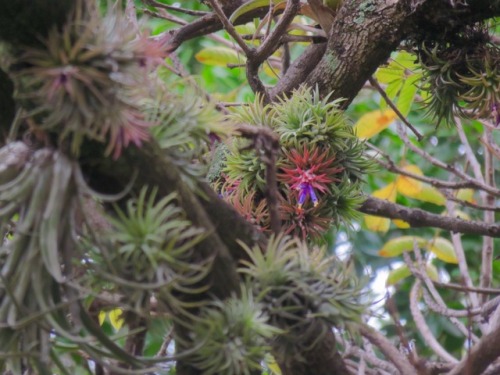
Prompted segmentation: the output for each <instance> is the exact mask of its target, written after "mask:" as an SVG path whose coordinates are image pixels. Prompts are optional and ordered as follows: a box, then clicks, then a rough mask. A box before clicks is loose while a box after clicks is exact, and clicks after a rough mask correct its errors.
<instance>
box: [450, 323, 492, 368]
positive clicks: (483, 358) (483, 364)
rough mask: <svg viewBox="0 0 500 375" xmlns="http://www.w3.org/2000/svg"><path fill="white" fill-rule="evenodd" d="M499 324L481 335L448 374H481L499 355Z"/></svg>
mask: <svg viewBox="0 0 500 375" xmlns="http://www.w3.org/2000/svg"><path fill="white" fill-rule="evenodd" d="M499 342H500V326H498V327H496V329H495V330H493V331H492V332H490V333H489V334H487V335H485V336H483V337H482V338H481V341H479V343H478V344H477V345H475V346H474V347H473V348H472V350H471V351H470V353H469V355H468V356H466V357H465V358H464V359H463V360H462V361H461V362H460V363H459V364H458V365H457V367H455V368H454V369H453V370H452V371H450V372H449V373H448V375H475V374H482V373H483V371H484V370H486V369H487V368H488V366H489V365H490V364H492V363H493V362H494V361H495V360H496V359H497V358H498V357H500V345H498V343H499Z"/></svg>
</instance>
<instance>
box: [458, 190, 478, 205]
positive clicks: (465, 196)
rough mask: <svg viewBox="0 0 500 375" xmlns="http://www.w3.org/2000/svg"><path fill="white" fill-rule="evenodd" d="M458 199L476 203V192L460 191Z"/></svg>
mask: <svg viewBox="0 0 500 375" xmlns="http://www.w3.org/2000/svg"><path fill="white" fill-rule="evenodd" d="M456 197H457V199H460V200H463V201H465V202H469V203H475V202H476V200H475V199H474V190H472V189H459V190H458V191H457V195H456Z"/></svg>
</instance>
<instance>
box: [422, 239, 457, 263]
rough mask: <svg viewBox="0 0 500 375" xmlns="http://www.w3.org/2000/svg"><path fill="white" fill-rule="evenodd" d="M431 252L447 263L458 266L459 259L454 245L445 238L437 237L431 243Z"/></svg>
mask: <svg viewBox="0 0 500 375" xmlns="http://www.w3.org/2000/svg"><path fill="white" fill-rule="evenodd" d="M429 250H430V251H432V252H433V253H434V254H436V256H437V257H438V258H439V259H441V260H442V261H443V262H446V263H453V264H457V263H458V259H457V255H456V253H455V248H454V247H453V244H452V243H451V242H450V241H449V240H447V239H446V238H443V237H437V238H435V239H433V240H432V241H430V242H429Z"/></svg>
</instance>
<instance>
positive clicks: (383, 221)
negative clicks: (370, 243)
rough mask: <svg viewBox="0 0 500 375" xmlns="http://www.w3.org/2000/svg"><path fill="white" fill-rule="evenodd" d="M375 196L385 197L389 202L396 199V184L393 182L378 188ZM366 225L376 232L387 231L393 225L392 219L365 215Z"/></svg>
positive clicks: (374, 193)
mask: <svg viewBox="0 0 500 375" xmlns="http://www.w3.org/2000/svg"><path fill="white" fill-rule="evenodd" d="M372 195H373V196H374V197H375V198H379V199H385V200H387V201H389V202H395V201H396V186H395V184H394V182H391V183H390V184H388V185H387V186H385V187H383V188H382V189H379V190H376V191H374V192H373V194H372ZM365 224H366V227H367V228H368V229H369V230H371V231H374V232H387V231H388V230H389V227H390V225H391V220H390V219H387V218H385V217H378V216H372V215H365Z"/></svg>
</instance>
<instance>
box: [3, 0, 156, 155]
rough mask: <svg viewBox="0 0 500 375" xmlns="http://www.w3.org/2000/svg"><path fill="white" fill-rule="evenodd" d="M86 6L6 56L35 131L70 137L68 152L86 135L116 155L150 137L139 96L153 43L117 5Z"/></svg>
mask: <svg viewBox="0 0 500 375" xmlns="http://www.w3.org/2000/svg"><path fill="white" fill-rule="evenodd" d="M93 4H94V3H92V2H86V1H79V2H77V5H76V6H75V10H74V12H73V15H72V17H71V18H70V20H69V21H68V22H67V23H66V25H65V26H64V27H62V29H55V28H54V29H53V30H52V31H51V32H50V33H49V35H48V37H47V39H46V40H45V41H44V45H43V46H42V47H30V48H27V49H26V50H25V52H24V53H23V54H22V55H21V56H19V58H17V59H16V60H15V61H14V62H13V63H14V65H15V66H16V67H18V68H17V70H16V71H15V74H14V78H15V81H16V86H17V97H18V99H20V101H21V103H22V105H23V106H24V107H25V108H26V109H27V110H28V115H29V116H30V117H31V118H32V125H33V126H34V127H35V129H38V130H43V131H47V132H49V133H50V134H55V135H56V138H57V139H58V141H59V142H60V143H61V142H63V141H65V140H67V139H69V140H70V142H71V151H72V153H73V154H75V155H78V154H79V148H80V145H81V144H82V142H83V141H84V139H86V138H88V139H93V140H97V141H100V142H103V143H106V144H107V149H106V153H107V154H112V155H113V157H114V158H117V157H119V156H120V154H121V152H122V149H123V148H124V147H127V146H128V145H129V144H131V143H133V144H135V145H137V146H140V145H141V143H142V142H143V141H145V140H147V139H148V138H149V126H150V124H149V123H148V122H147V121H146V120H145V119H144V116H143V114H142V112H141V108H140V98H141V97H143V95H142V94H143V92H141V90H144V89H146V88H147V82H148V79H147V78H148V76H147V73H148V69H147V68H148V66H150V65H151V64H152V63H154V62H155V61H157V59H158V58H159V57H160V55H159V52H158V51H160V48H158V46H156V45H155V44H154V43H153V42H152V41H150V40H149V39H146V38H145V37H143V36H138V34H137V32H136V30H135V29H134V27H132V25H131V24H130V22H129V21H128V19H127V18H126V16H125V15H124V14H122V13H121V12H119V11H118V9H112V10H109V11H108V12H107V13H106V14H105V15H104V16H101V15H100V14H99V11H98V9H96V6H95V5H93ZM32 130H33V129H32Z"/></svg>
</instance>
